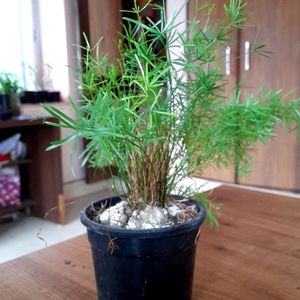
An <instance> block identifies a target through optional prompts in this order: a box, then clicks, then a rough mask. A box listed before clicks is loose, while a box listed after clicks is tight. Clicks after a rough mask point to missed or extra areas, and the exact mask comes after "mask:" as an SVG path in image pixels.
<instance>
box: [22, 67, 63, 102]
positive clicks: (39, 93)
mask: <svg viewBox="0 0 300 300" xmlns="http://www.w3.org/2000/svg"><path fill="white" fill-rule="evenodd" d="M29 70H30V73H31V78H32V81H33V85H34V91H28V90H27V91H25V92H24V93H23V97H22V98H21V101H22V103H24V104H27V103H32V104H37V103H44V102H60V92H59V91H54V89H53V83H52V77H51V72H52V67H51V66H50V65H49V64H43V65H42V66H41V67H39V68H35V67H32V66H29Z"/></svg>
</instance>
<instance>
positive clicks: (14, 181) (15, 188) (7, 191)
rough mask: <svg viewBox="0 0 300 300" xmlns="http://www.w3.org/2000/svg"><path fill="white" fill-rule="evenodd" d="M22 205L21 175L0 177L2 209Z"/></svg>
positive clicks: (0, 206) (0, 202)
mask: <svg viewBox="0 0 300 300" xmlns="http://www.w3.org/2000/svg"><path fill="white" fill-rule="evenodd" d="M19 204H21V191H20V177H19V175H1V176H0V208H4V207H7V206H11V205H19Z"/></svg>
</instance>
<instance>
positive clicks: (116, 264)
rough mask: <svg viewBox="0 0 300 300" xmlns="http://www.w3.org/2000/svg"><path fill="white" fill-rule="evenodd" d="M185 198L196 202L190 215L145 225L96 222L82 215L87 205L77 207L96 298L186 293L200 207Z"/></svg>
mask: <svg viewBox="0 0 300 300" xmlns="http://www.w3.org/2000/svg"><path fill="white" fill-rule="evenodd" d="M119 201H120V198H118V197H113V198H108V199H103V200H100V201H97V202H95V203H93V204H92V205H93V206H94V207H100V206H101V205H103V203H105V202H106V203H109V204H111V205H115V204H116V203H117V202H119ZM189 203H190V204H192V203H193V204H196V205H197V208H198V210H199V214H198V215H197V217H196V218H194V219H193V220H191V221H189V222H187V223H184V224H179V225H175V226H172V227H165V228H160V229H149V230H148V229H144V230H131V229H123V228H113V227H109V226H105V225H102V224H98V223H96V222H94V221H92V220H91V219H90V218H89V217H88V216H89V215H90V211H91V205H89V206H88V207H86V208H85V209H84V210H83V211H81V221H82V223H83V224H84V225H85V226H86V227H87V232H88V238H89V241H90V243H91V248H92V254H93V261H94V269H95V275H96V282H97V290H98V298H99V299H101V300H139V299H145V300H150V299H151V300H159V299H172V300H190V299H191V295H192V283H193V272H194V262H195V250H196V242H197V239H198V232H199V227H200V225H201V224H202V223H203V221H204V218H205V214H206V213H205V209H204V207H203V206H202V205H201V204H199V203H197V202H195V201H193V200H190V201H189ZM112 245H114V247H112ZM113 248H114V250H113Z"/></svg>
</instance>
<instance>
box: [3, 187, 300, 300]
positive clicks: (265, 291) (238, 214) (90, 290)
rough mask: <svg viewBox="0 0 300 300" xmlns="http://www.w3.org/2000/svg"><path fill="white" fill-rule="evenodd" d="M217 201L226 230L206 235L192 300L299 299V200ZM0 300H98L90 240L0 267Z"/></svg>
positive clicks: (247, 197)
mask: <svg viewBox="0 0 300 300" xmlns="http://www.w3.org/2000/svg"><path fill="white" fill-rule="evenodd" d="M212 197H214V198H216V200H218V201H220V202H222V203H223V204H224V205H223V210H222V216H221V227H220V229H219V230H218V231H213V230H211V229H209V228H207V227H204V228H203V230H202V232H201V237H200V240H199V245H198V250H197V259H196V268H195V276H194V286H193V300H200V299H203V300H252V299H253V300H268V299H271V300H279V299H280V300H292V299H294V300H298V299H300V230H299V228H300V214H299V211H300V200H299V199H294V198H289V197H283V196H278V195H272V194H265V193H259V192H253V191H249V190H244V189H240V188H231V187H221V188H217V189H215V190H214V191H213V193H212ZM0 299H1V300H2V299H3V300H15V299H16V300H17V299H18V300H29V299H30V300H43V299H56V300H60V299H71V300H77V299H78V300H79V299H89V300H92V299H97V296H96V289H95V281H94V273H93V266H92V262H91V253H90V249H89V244H88V241H87V238H86V236H85V235H84V236H80V237H78V238H75V239H72V240H69V241H66V242H63V243H60V244H57V245H54V246H51V247H49V248H47V249H45V250H41V251H38V252H35V253H33V254H31V255H28V256H24V257H21V258H18V259H16V260H13V261H10V262H7V263H5V264H2V265H0ZM157 300H160V299H157Z"/></svg>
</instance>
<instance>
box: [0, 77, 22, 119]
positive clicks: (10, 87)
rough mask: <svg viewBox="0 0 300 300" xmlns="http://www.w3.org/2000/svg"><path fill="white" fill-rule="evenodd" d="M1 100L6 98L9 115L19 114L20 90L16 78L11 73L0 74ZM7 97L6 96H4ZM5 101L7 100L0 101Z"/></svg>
mask: <svg viewBox="0 0 300 300" xmlns="http://www.w3.org/2000/svg"><path fill="white" fill-rule="evenodd" d="M0 91H1V95H2V96H1V99H4V98H6V97H8V108H9V111H10V113H12V114H13V115H18V114H19V113H20V96H19V95H20V93H21V91H22V88H21V87H20V85H19V81H18V79H17V76H16V75H15V74H12V73H6V72H2V73H0ZM5 95H7V96H5ZM1 101H7V100H1Z"/></svg>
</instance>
